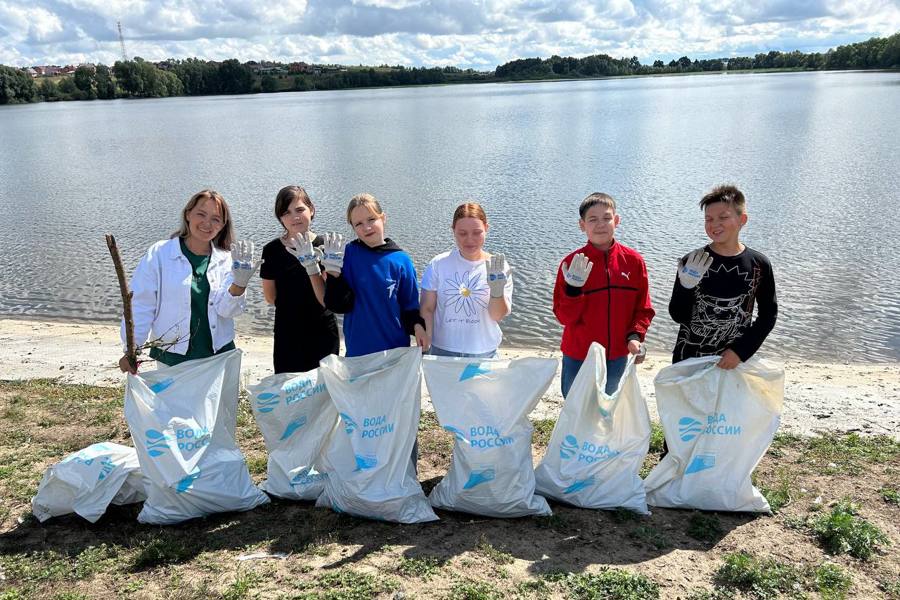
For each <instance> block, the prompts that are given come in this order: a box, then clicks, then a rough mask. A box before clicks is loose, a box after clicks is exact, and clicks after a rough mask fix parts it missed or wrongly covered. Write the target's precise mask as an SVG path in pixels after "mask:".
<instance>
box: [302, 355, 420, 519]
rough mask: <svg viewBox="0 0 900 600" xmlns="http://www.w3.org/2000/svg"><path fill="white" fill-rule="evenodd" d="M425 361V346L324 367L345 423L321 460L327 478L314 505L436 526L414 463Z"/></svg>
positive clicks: (330, 360)
mask: <svg viewBox="0 0 900 600" xmlns="http://www.w3.org/2000/svg"><path fill="white" fill-rule="evenodd" d="M421 362H422V352H421V350H420V349H419V348H395V349H393V350H386V351H384V352H376V353H374V354H367V355H365V356H354V357H339V356H335V355H331V356H327V357H325V358H324V359H322V362H321V363H319V372H320V373H321V374H322V375H323V376H324V378H325V384H326V386H327V387H328V391H329V393H330V394H331V400H332V402H334V405H335V407H336V408H337V411H338V413H339V415H340V418H341V424H340V426H339V427H338V431H337V432H335V434H334V435H332V436H331V443H330V444H329V447H328V449H327V450H326V452H325V454H324V456H323V461H322V471H323V472H324V473H326V474H327V476H328V477H327V478H326V479H325V490H324V491H323V492H322V495H321V496H319V499H318V500H317V501H316V506H325V507H328V508H332V509H333V510H335V511H338V512H345V513H349V514H352V515H356V516H359V517H366V518H369V519H378V520H383V521H394V522H398V523H421V522H424V521H436V520H437V515H435V514H434V511H433V510H431V506H430V505H429V504H428V499H427V498H425V494H424V493H423V492H422V487H421V486H420V485H419V481H418V479H416V471H415V465H414V464H413V462H412V460H411V455H412V450H413V444H415V441H416V432H417V431H418V428H419V411H420V402H421V395H422V391H421V386H422V375H421V370H420V368H419V367H420V365H421Z"/></svg>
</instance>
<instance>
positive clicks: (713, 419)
mask: <svg viewBox="0 0 900 600" xmlns="http://www.w3.org/2000/svg"><path fill="white" fill-rule="evenodd" d="M741 430H742V428H741V426H740V425H729V424H728V418H727V417H726V416H725V413H713V414H711V415H706V425H704V424H703V423H701V422H700V421H698V420H697V419H695V418H693V417H681V418H680V419H679V420H678V433H679V434H680V435H681V439H682V441H685V442H689V441H691V440H692V439H694V438H695V437H697V436H698V435H701V434H703V435H741Z"/></svg>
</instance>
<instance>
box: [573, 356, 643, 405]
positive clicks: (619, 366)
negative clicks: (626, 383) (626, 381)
mask: <svg viewBox="0 0 900 600" xmlns="http://www.w3.org/2000/svg"><path fill="white" fill-rule="evenodd" d="M627 363H628V357H627V356H623V357H621V358H617V359H615V360H607V361H606V390H605V391H606V394H607V395H608V396H609V395H612V394H613V393H614V392H615V391H616V388H617V387H619V380H620V379H622V374H623V373H625V365H626V364H627ZM582 364H584V361H583V360H575V359H574V358H572V357H570V356H566V355H565V354H563V357H562V374H561V375H560V378H559V383H560V387H561V388H562V395H563V398H565V397H566V396H568V395H569V388H571V387H572V382H573V381H575V376H576V375H578V370H579V369H581V365H582Z"/></svg>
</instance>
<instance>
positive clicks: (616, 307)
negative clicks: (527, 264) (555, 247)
mask: <svg viewBox="0 0 900 600" xmlns="http://www.w3.org/2000/svg"><path fill="white" fill-rule="evenodd" d="M578 253H583V254H584V255H586V256H587V257H588V259H590V261H591V262H592V263H593V264H594V266H593V268H592V269H591V274H590V276H589V277H588V280H587V282H586V283H585V284H584V286H583V287H581V288H576V287H572V286H570V285H567V284H566V280H565V279H564V278H563V274H562V263H561V264H560V268H559V269H558V271H557V273H556V287H554V289H553V313H554V314H555V315H556V318H557V320H559V322H560V323H562V324H563V335H562V343H561V344H560V349H561V350H562V352H563V354H565V355H566V356H568V357H570V358H574V359H576V360H584V358H585V357H586V356H587V351H588V347H589V346H590V345H591V342H599V343H600V344H601V345H602V346H603V347H604V348H606V358H607V359H609V360H613V359H616V358H621V357H623V356H626V355H627V354H628V338H629V336H632V335H635V336H637V337H638V338H639V339H640V341H641V342H643V341H644V336H645V335H646V334H647V328H648V327H650V321H651V320H653V316H654V315H655V314H656V312H655V311H654V310H653V306H651V304H650V290H649V287H648V283H647V265H646V264H644V259H643V257H642V256H641V255H640V254H638V252H637V251H635V250H632V249H631V248H629V247H627V246H623V245H622V244H620V243H618V242H616V241H615V240H614V241H613V243H612V245H611V246H610V248H609V250H607V251H606V252H602V251H600V250H597V249H596V248H595V247H594V246H593V245H591V244H590V242H589V243H588V244H587V245H586V246H584V247H583V248H579V249H578V250H576V251H575V252H572V253H571V254H569V255H568V256H567V257H565V258H564V259H563V261H562V262H563V263H565V265H566V267H568V266H569V263H570V262H571V261H572V257H573V256H575V255H576V254H578Z"/></svg>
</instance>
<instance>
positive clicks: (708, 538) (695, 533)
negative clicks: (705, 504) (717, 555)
mask: <svg viewBox="0 0 900 600" xmlns="http://www.w3.org/2000/svg"><path fill="white" fill-rule="evenodd" d="M685 533H687V534H688V535H689V536H690V537H692V538H694V539H695V540H700V541H701V542H714V541H716V540H718V539H719V538H721V537H722V533H723V530H722V522H721V521H719V517H717V516H716V515H713V514H707V513H701V512H695V513H694V514H692V515H691V516H690V518H689V519H688V525H687V529H686V530H685Z"/></svg>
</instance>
